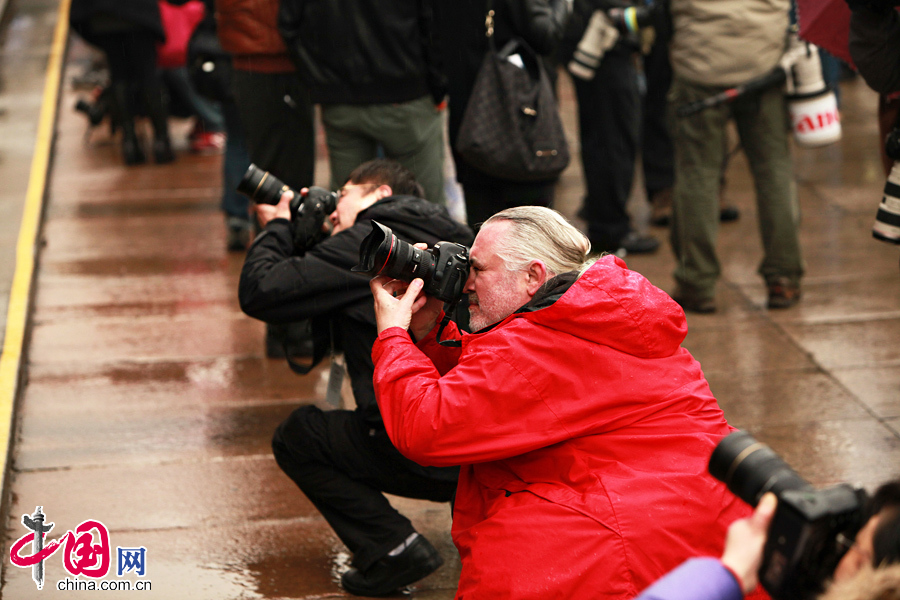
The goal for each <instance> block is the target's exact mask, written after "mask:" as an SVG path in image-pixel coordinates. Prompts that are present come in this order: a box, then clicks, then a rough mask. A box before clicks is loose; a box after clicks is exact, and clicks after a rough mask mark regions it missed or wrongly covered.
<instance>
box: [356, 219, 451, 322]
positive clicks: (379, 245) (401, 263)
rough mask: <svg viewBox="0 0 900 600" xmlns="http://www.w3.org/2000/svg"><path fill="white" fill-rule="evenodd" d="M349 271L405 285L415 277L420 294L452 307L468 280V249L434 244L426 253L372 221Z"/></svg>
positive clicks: (442, 243) (446, 244)
mask: <svg viewBox="0 0 900 600" xmlns="http://www.w3.org/2000/svg"><path fill="white" fill-rule="evenodd" d="M350 270H351V271H354V272H356V273H365V274H367V275H371V276H373V277H374V276H375V275H387V276H388V277H393V278H394V279H401V280H403V281H407V282H408V281H412V280H413V279H415V278H417V277H418V278H420V279H422V281H424V282H425V286H424V287H423V288H422V291H424V292H425V293H426V294H428V295H429V296H434V297H435V298H438V299H440V300H443V301H444V302H445V303H446V304H447V305H455V304H457V303H458V302H459V301H460V299H461V298H462V291H463V288H464V287H465V285H466V280H467V279H468V278H469V249H468V248H466V247H465V246H462V245H460V244H454V243H453V242H438V243H437V244H435V245H434V247H432V248H430V249H428V250H419V249H418V248H416V247H415V246H413V245H412V244H408V243H406V242H404V241H403V240H401V239H400V238H398V237H397V236H396V235H394V232H393V231H391V228H390V227H385V226H384V225H382V224H381V223H379V222H378V221H372V231H371V232H370V233H369V235H367V236H366V238H365V239H364V240H363V241H362V244H361V245H360V247H359V264H358V265H356V266H355V267H353V268H352V269H350Z"/></svg>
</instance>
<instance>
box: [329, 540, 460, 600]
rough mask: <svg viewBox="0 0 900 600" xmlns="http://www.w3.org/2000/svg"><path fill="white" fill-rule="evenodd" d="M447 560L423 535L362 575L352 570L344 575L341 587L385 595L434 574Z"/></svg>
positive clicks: (364, 593)
mask: <svg viewBox="0 0 900 600" xmlns="http://www.w3.org/2000/svg"><path fill="white" fill-rule="evenodd" d="M442 564H444V559H443V558H441V555H440V554H439V553H438V551H437V550H436V549H435V548H434V546H432V545H431V544H430V543H429V542H428V540H426V539H425V538H424V537H422V536H421V535H417V536H416V539H415V540H413V542H412V543H411V544H410V545H409V546H408V547H407V548H406V550H404V551H403V552H401V553H400V554H398V555H397V556H385V557H384V558H380V559H378V560H377V561H375V563H374V564H372V566H371V567H369V568H368V569H366V572H365V573H363V572H361V571H359V570H358V569H350V570H349V571H347V572H346V573H344V574H343V575H341V586H342V587H343V588H344V589H345V590H347V591H348V592H350V593H351V594H355V595H357V596H386V595H387V594H390V593H391V592H393V591H395V590H398V589H400V588H402V587H405V586H407V585H409V584H411V583H415V582H416V581H418V580H420V579H422V578H423V577H425V576H427V575H431V574H432V573H434V572H435V571H437V569H438V567H440V566H441V565H442Z"/></svg>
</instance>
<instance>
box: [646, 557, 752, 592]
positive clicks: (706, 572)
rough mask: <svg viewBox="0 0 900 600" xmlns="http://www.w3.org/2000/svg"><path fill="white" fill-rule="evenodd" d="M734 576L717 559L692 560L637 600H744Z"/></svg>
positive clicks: (659, 581) (671, 572) (651, 587)
mask: <svg viewBox="0 0 900 600" xmlns="http://www.w3.org/2000/svg"><path fill="white" fill-rule="evenodd" d="M743 597H744V594H743V593H742V592H741V588H740V586H739V585H738V582H737V581H735V579H734V576H733V575H732V574H731V573H730V572H729V571H728V570H727V569H726V568H725V567H724V566H723V565H722V563H721V562H719V560H718V559H715V558H692V559H690V560H688V561H686V562H684V563H682V564H681V566H679V567H678V568H677V569H675V570H673V571H670V572H669V573H668V574H666V575H665V576H664V577H662V578H661V579H659V580H657V582H656V583H654V584H653V585H651V586H650V587H649V588H647V589H646V590H644V591H643V592H642V593H641V595H640V596H638V597H637V600H742V599H743Z"/></svg>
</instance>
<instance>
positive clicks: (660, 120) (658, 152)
mask: <svg viewBox="0 0 900 600" xmlns="http://www.w3.org/2000/svg"><path fill="white" fill-rule="evenodd" d="M644 75H645V77H646V80H647V90H646V93H645V95H644V103H643V122H642V127H641V162H642V164H643V167H644V188H645V191H646V192H647V198H648V199H649V198H650V197H651V196H653V194H654V193H656V192H659V191H661V190H664V189H666V188H671V187H672V186H673V185H674V184H675V149H674V148H673V147H672V136H671V135H670V133H669V126H668V123H667V122H666V107H667V106H668V105H667V102H668V95H669V88H670V87H671V86H672V65H671V64H670V62H669V38H668V37H665V36H664V33H662V32H657V37H656V41H654V43H653V47H652V48H651V49H650V53H649V54H647V56H645V57H644Z"/></svg>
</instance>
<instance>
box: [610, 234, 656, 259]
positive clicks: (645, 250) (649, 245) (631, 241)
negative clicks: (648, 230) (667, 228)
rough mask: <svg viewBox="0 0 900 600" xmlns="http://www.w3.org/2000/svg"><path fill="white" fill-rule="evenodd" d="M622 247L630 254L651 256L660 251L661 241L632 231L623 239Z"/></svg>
mask: <svg viewBox="0 0 900 600" xmlns="http://www.w3.org/2000/svg"><path fill="white" fill-rule="evenodd" d="M620 246H621V247H622V248H624V249H625V252H627V253H628V254H649V253H651V252H656V251H657V250H659V240H658V239H656V238H655V237H653V236H652V235H643V234H640V233H638V232H636V231H631V232H629V233H628V235H626V236H625V237H624V238H622V241H621V242H620Z"/></svg>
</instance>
